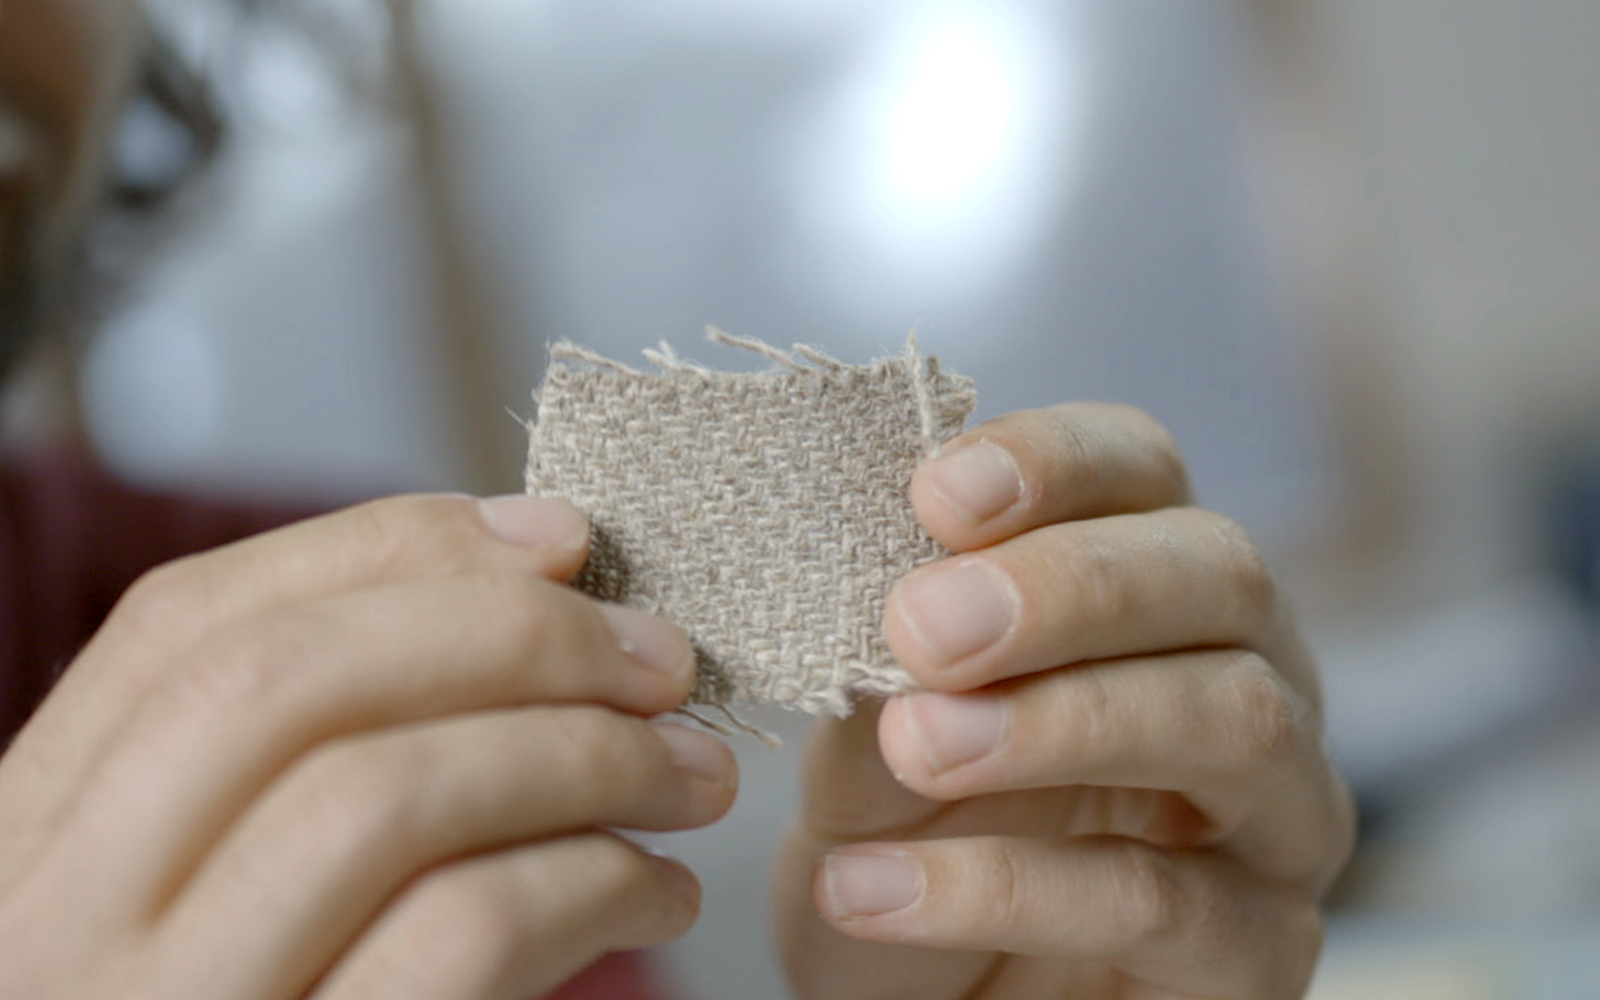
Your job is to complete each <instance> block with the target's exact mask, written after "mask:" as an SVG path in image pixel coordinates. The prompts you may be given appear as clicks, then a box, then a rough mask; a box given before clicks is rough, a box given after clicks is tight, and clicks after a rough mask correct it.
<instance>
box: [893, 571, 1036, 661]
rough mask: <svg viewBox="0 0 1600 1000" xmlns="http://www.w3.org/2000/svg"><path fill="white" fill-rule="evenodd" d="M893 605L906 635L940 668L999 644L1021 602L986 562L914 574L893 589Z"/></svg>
mask: <svg viewBox="0 0 1600 1000" xmlns="http://www.w3.org/2000/svg"><path fill="white" fill-rule="evenodd" d="M893 599H894V601H895V605H896V607H897V609H898V611H899V613H900V615H901V617H902V618H903V619H904V620H905V623H906V625H907V626H908V627H909V629H910V631H911V633H912V634H913V635H914V636H915V638H916V639H917V641H918V642H920V643H921V644H922V645H923V646H924V647H925V648H926V649H927V651H928V653H929V655H930V656H932V657H933V658H934V659H935V660H936V661H937V662H939V663H940V664H942V665H949V664H952V663H956V662H958V661H960V660H964V659H966V658H967V657H969V656H972V655H973V654H975V653H979V652H981V651H983V650H985V649H988V648H989V647H990V646H992V645H994V644H995V643H997V642H999V641H1000V640H1001V639H1002V638H1004V637H1005V636H1006V634H1007V633H1009V632H1010V631H1011V629H1012V626H1013V625H1014V624H1015V622H1016V620H1017V609H1018V605H1019V604H1020V602H1021V598H1020V597H1019V596H1018V595H1017V591H1016V587H1015V585H1014V584H1012V582H1011V579H1010V577H1008V576H1006V575H1005V574H1004V573H1003V572H1002V571H1001V570H1000V569H999V568H998V567H996V566H994V565H993V564H992V563H990V562H989V561H988V560H986V559H967V560H964V561H960V562H953V563H945V564H944V565H942V566H939V567H937V568H935V569H931V570H924V571H922V572H920V573H914V574H912V575H911V576H908V577H906V578H905V580H904V581H902V582H901V583H900V585H899V586H898V587H896V588H895V591H894V595H893Z"/></svg>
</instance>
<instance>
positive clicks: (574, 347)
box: [550, 340, 644, 375]
mask: <svg viewBox="0 0 1600 1000" xmlns="http://www.w3.org/2000/svg"><path fill="white" fill-rule="evenodd" d="M550 360H551V361H565V362H578V363H580V364H586V365H593V366H594V367H596V368H609V369H611V370H612V371H617V372H623V373H625V374H628V375H642V374H644V373H643V372H640V371H639V370H638V369H636V368H629V367H628V366H627V365H625V364H623V363H622V362H620V361H618V360H616V359H615V358H608V357H606V356H605V355H604V354H601V353H600V352H599V351H591V350H590V349H589V348H587V347H581V346H579V345H578V344H574V343H573V342H572V341H570V340H558V341H556V342H555V343H554V344H551V345H550Z"/></svg>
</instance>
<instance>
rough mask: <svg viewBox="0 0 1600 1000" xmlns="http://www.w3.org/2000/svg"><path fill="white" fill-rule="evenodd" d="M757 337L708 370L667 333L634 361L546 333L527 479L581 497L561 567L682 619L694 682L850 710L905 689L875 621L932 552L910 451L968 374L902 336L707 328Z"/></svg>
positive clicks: (953, 417)
mask: <svg viewBox="0 0 1600 1000" xmlns="http://www.w3.org/2000/svg"><path fill="white" fill-rule="evenodd" d="M710 338H711V340H712V341H714V342H716V343H721V344H726V345H730V346H735V347H740V348H743V349H746V350H750V351H754V352H757V353H759V354H762V355H764V356H766V357H768V358H770V359H771V360H773V361H774V362H775V363H776V365H775V367H774V368H773V369H772V370H769V371H765V372H758V373H729V372H717V371H711V370H709V369H706V368H703V367H701V366H699V365H696V364H693V363H690V362H687V361H683V360H681V359H679V358H678V357H677V356H676V355H675V354H674V353H673V352H672V350H671V349H670V348H669V347H668V346H667V345H665V344H663V345H662V349H661V350H660V351H646V352H645V354H646V356H647V358H648V359H649V360H650V361H652V362H653V363H654V365H655V366H656V369H657V370H655V371H639V370H634V369H632V368H629V367H626V366H624V365H622V364H619V363H618V362H616V361H613V360H610V359H608V358H605V357H602V356H600V355H597V354H594V353H592V352H590V351H587V350H584V349H583V348H580V347H578V346H576V345H573V344H570V343H565V342H563V343H559V344H556V345H555V346H554V347H552V349H551V363H550V369H549V372H548V374H547V376H546V378H545V382H544V385H543V387H542V388H541V389H540V390H539V392H538V403H539V414H538V418H537V420H536V421H535V422H534V424H533V425H532V427H531V428H530V430H531V439H530V446H529V459H528V470H527V487H528V491H529V492H530V493H533V494H535V495H539V496H552V497H561V498H563V499H566V500H568V501H570V502H572V503H573V504H575V505H576V506H577V507H578V508H579V509H581V510H583V511H584V512H585V513H586V514H588V515H589V517H590V519H591V521H592V524H593V548H592V551H591V554H590V557H589V563H588V565H587V566H586V567H585V569H584V570H583V573H582V574H581V575H580V576H579V578H578V580H577V585H578V586H579V587H580V588H582V589H584V590H586V591H588V592H589V593H591V594H593V595H595V596H596V597H599V598H601V599H603V600H607V601H618V602H622V603H625V604H628V605H632V606H634V607H638V608H641V609H643V610H645V611H648V612H651V613H653V614H658V615H661V616H662V617H664V618H667V619H669V620H671V621H674V622H676V623H678V624H679V625H681V626H682V627H684V628H685V629H687V630H688V632H689V634H690V636H691V637H692V639H693V641H694V644H695V648H696V651H697V653H698V657H699V678H698V682H697V685H696V688H695V693H694V697H693V702H694V703H696V704H702V705H709V706H719V707H726V706H727V705H729V704H730V703H750V704H775V705H781V706H785V707H788V708H795V709H799V710H801V711H805V712H810V713H812V714H825V713H826V714H833V715H847V714H849V712H850V710H851V707H852V705H853V702H854V701H855V699H856V698H858V697H860V696H863V695H888V694H893V693H895V692H898V691H901V690H904V689H906V688H907V687H908V686H909V685H910V678H909V677H908V676H907V675H906V674H905V673H904V672H903V671H902V670H901V669H900V668H899V667H897V666H896V665H895V663H894V660H893V658H892V657H891V656H890V653H889V647H888V644H887V642H886V641H885V639H884V637H883V629H882V617H883V607H884V598H885V596H886V595H887V594H888V592H889V588H890V586H891V585H892V584H893V583H894V581H895V580H897V579H898V578H899V577H900V576H902V575H903V574H905V573H906V572H907V571H908V570H910V569H912V568H913V567H915V566H917V565H920V564H921V563H924V562H927V561H929V560H932V559H936V558H939V557H940V556H941V555H943V554H944V551H943V550H942V549H941V547H940V546H939V545H938V544H937V543H936V542H934V541H933V539H931V538H930V537H928V535H927V534H926V533H925V532H924V531H923V530H922V528H921V526H920V525H918V523H917V520H916V517H915V516H914V514H913V513H912V509H911V503H910V499H909V496H908V488H909V485H910V482H911V474H912V472H913V471H914V469H915V468H916V466H917V464H918V462H920V461H921V460H922V459H923V457H925V456H926V455H928V454H930V453H931V452H933V451H934V450H935V449H936V448H937V447H938V445H939V443H940V442H942V441H944V440H946V439H948V438H949V437H951V436H952V435H954V434H956V433H957V432H959V431H960V429H961V428H962V425H963V424H964V422H965V420H966V418H967V416H968V414H969V413H970V412H971V411H972V408H973V405H974V401H975V394H974V392H973V386H972V382H971V380H969V379H967V378H964V377H962V376H959V375H955V374H952V373H949V372H946V371H943V370H942V369H941V368H940V366H939V363H938V361H937V359H935V358H931V357H924V356H922V355H921V354H920V353H918V351H917V347H916V341H915V337H913V338H911V339H910V340H909V341H908V343H907V345H906V351H905V353H904V354H903V355H901V356H899V357H893V358H887V359H883V360H880V361H876V362H874V363H872V364H868V365H859V366H857V365H847V364H843V363H841V362H839V361H836V360H834V359H832V358H830V357H827V356H826V355H824V354H822V353H821V352H819V351H817V350H815V349H813V348H807V347H796V348H795V349H794V351H793V353H789V352H784V351H780V350H777V349H775V348H772V347H769V346H767V345H766V344H763V343H760V342H758V341H751V340H744V339H740V338H735V337H732V336H730V335H728V334H725V333H721V332H720V331H711V333H710Z"/></svg>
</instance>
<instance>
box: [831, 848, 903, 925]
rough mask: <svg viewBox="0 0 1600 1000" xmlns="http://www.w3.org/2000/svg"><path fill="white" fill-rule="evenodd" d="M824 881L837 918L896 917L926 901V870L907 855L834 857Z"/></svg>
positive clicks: (839, 855) (836, 855) (844, 855)
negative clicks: (924, 871)
mask: <svg viewBox="0 0 1600 1000" xmlns="http://www.w3.org/2000/svg"><path fill="white" fill-rule="evenodd" d="M822 878H823V890H824V892H826V893H827V897H828V906H829V907H830V908H831V909H832V910H833V915H834V916H836V917H871V916H876V915H878V914H880V913H893V912H894V911H895V910H903V909H905V908H906V907H908V906H910V905H911V904H912V903H915V902H916V901H917V900H919V899H921V898H922V892H923V874H922V866H921V865H919V864H917V863H916V862H915V861H914V860H912V859H911V858H909V857H906V856H905V855H904V854H830V855H828V858H827V860H825V861H823V863H822Z"/></svg>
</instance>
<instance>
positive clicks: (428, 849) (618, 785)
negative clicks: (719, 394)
mask: <svg viewBox="0 0 1600 1000" xmlns="http://www.w3.org/2000/svg"><path fill="white" fill-rule="evenodd" d="M587 538H588V531H587V526H586V524H585V523H584V521H583V518H582V517H581V515H579V514H578V513H577V512H576V511H575V510H573V509H572V508H570V507H568V506H566V505H564V504H559V503H556V502H554V501H538V500H530V499H527V498H522V497H516V498H506V499H499V500H492V501H486V502H483V503H482V504H481V505H480V504H479V503H478V502H476V501H473V500H471V499H468V498H458V497H412V498H401V499H396V500H387V501H381V502H377V503H373V504H368V505H365V506H362V507H357V508H354V509H352V510H348V511H345V512H342V513H339V514H333V515H330V516H327V517H324V518H320V519H317V520H313V521H308V522H306V523H304V524H301V525H297V526H294V527H291V528H286V529H283V530H281V531H279V532H275V533H272V534H269V535H263V536H261V537H259V538H255V539H251V540H248V541H245V542H241V543H238V544H236V545H234V546H230V547H228V548H224V549H219V550H217V551H216V552H213V553H210V554H207V555H202V556H196V557H191V558H189V559H185V560H181V561H179V562H176V563H173V564H170V565H169V566H166V567H164V568H162V569H159V570H157V571H155V572H154V573H152V574H150V575H149V576H147V577H146V578H145V579H144V580H143V581H141V582H140V583H139V584H138V585H136V586H135V587H134V588H133V589H132V590H130V591H129V593H128V594H127V595H126V597H125V598H124V599H123V601H122V602H121V603H120V604H119V606H118V608H117V610H116V611H115V612H114V613H113V614H112V616H111V618H110V619H109V620H108V621H107V623H106V624H105V626H104V627H103V628H102V629H101V630H100V632H99V634H98V635H97V636H96V637H95V638H94V640H93V641H92V642H91V643H90V644H89V646H88V647H87V648H86V649H85V650H84V652H83V653H82V655H81V656H79V657H78V659H77V661H76V662H75V663H74V664H73V665H72V667H71V669H70V670H69V671H68V672H67V673H66V675H65V677H64V678H63V679H62V681H61V683H60V684H59V685H58V687H57V690H56V691H55V693H54V694H53V695H52V696H51V697H50V698H49V699H48V700H47V701H46V703H45V704H44V706H43V707H42V708H41V709H40V711H39V712H38V713H37V714H36V716H35V717H34V719H33V721H32V722H31V723H30V724H29V725H28V727H27V728H26V729H25V730H24V731H23V732H22V734H21V735H20V736H19V737H18V739H17V741H16V743H15V745H14V746H13V747H12V748H11V749H10V751H9V752H8V753H7V754H6V756H5V757H4V758H0V956H3V958H0V997H3V998H5V1000H12V998H19V1000H20V998H28V1000H50V998H61V997H72V998H74V1000H108V998H112V997H117V998H122V997H161V998H163V1000H201V998H204V1000H289V998H299V997H305V996H310V997H313V998H316V1000H354V998H357V997H360V998H368V997H380V996H381V997H385V998H394V1000H407V998H413V997H414V998H430V1000H434V998H437V1000H468V998H471V1000H477V998H499V997H505V998H515V997H526V996H528V995H530V994H537V993H541V992H543V991H547V990H549V989H552V988H553V987H555V986H557V985H558V984H559V983H561V982H562V981H564V980H565V979H567V978H568V977H570V976H571V975H572V974H574V973H576V972H578V971H579V970H581V969H582V968H583V967H584V966H585V965H587V964H588V963H590V962H592V961H593V960H594V959H596V958H597V957H599V956H601V955H602V954H604V953H606V952H609V951H614V950H623V949H633V948H639V947H645V946H648V945H652V944H655V943H659V942H662V941H665V940H668V939H670V938H672V937H675V936H677V935H678V934H680V933H682V932H683V931H684V930H686V929H687V927H688V926H689V925H690V924H691V923H692V921H693V919H694V916H695V913H696V910H697V908H698V898H699V889H698V884H697V883H696V881H695V879H694V877H693V876H692V875H691V874H690V873H689V872H688V871H687V870H686V869H684V868H683V867H682V866H681V865H678V864H676V863H675V862H671V861H666V860H663V859H660V858H657V857H654V856H652V855H651V854H649V853H648V852H645V851H643V850H641V849H639V848H637V847H635V846H633V845H631V844H629V843H628V842H627V841H625V840H624V839H622V838H621V837H618V836H617V835H615V834H614V833H611V832H609V831H610V828H613V827H620V828H635V829H650V830H668V829H681V828H686V827H693V826H698V825H703V824H706V823H709V822H711V821H713V820H715V819H716V818H718V817H719V816H721V815H722V814H723V813H724V812H726V811H727V809H728V808H729V806H730V805H731V804H732V799H733V795H734V784H735V764H734V760H733V756H732V754H731V753H730V752H729V751H728V749H727V748H726V747H725V746H724V745H723V744H722V743H721V742H720V741H719V740H716V739H715V738H713V737H710V736H708V735H705V734H703V733H700V732H696V731H693V730H690V729H686V728H683V727H679V726H673V725H669V724H661V723H653V722H650V721H647V718H646V717H648V716H651V715H654V714H657V713H661V712H665V711H668V710H670V709H672V708H675V707H677V706H678V705H680V704H681V703H682V702H683V701H684V699H685V698H686V697H687V695H688V692H689V688H690V683H691V673H692V669H693V656H692V653H691V651H690V648H689V644H688V640H687V638H686V637H685V636H684V635H683V633H682V632H680V631H679V630H677V629H676V628H673V627H672V626H669V625H667V624H666V623H664V622H662V621H660V620H658V619H654V618H650V617H647V616H645V615H643V614H641V613H639V612H636V611H630V610H625V609H621V608H617V607H610V606H602V605H600V604H598V603H596V602H594V601H592V600H590V599H588V598H586V597H584V596H582V595H580V594H578V593H577V592H576V591H573V590H571V589H569V588H567V587H565V586H563V585H562V583H561V581H564V580H567V579H568V578H570V576H571V575H572V574H574V573H576V571H577V570H578V568H579V567H580V566H581V565H582V563H583V560H584V556H585V551H586V543H587Z"/></svg>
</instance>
